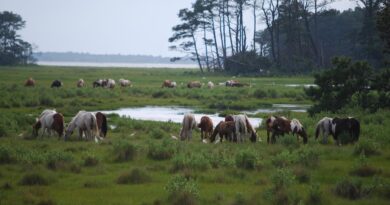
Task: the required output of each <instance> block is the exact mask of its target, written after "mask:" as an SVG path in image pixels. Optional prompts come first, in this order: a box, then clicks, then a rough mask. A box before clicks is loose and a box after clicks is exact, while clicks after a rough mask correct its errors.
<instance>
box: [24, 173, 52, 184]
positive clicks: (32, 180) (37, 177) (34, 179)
mask: <svg viewBox="0 0 390 205" xmlns="http://www.w3.org/2000/svg"><path fill="white" fill-rule="evenodd" d="M19 184H21V185H27V186H31V185H48V184H49V181H48V180H47V179H46V178H45V177H44V176H42V175H41V174H38V173H29V174H26V175H24V176H23V177H22V179H21V180H20V182H19Z"/></svg>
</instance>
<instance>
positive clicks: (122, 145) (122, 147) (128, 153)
mask: <svg viewBox="0 0 390 205" xmlns="http://www.w3.org/2000/svg"><path fill="white" fill-rule="evenodd" d="M113 148H114V150H113V151H114V153H115V154H114V155H115V158H114V160H115V161H116V162H125V161H130V160H133V159H134V158H135V157H136V155H137V149H136V147H135V146H134V145H132V144H130V143H129V142H128V141H126V140H119V141H117V142H115V143H114V144H113Z"/></svg>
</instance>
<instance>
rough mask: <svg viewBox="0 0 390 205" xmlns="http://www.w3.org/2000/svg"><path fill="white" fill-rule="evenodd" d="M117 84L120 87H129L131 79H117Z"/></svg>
mask: <svg viewBox="0 0 390 205" xmlns="http://www.w3.org/2000/svg"><path fill="white" fill-rule="evenodd" d="M119 84H120V85H121V87H128V86H129V87H131V81H130V80H125V79H122V78H121V79H119Z"/></svg>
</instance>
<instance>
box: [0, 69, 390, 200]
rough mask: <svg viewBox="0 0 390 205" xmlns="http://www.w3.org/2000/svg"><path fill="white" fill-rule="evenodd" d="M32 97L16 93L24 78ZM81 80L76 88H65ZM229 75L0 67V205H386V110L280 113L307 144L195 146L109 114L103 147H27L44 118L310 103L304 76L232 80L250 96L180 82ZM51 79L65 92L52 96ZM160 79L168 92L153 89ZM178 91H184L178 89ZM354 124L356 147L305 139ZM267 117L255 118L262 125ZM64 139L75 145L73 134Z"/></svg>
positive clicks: (389, 175) (160, 127) (166, 129)
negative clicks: (318, 128) (337, 119)
mask: <svg viewBox="0 0 390 205" xmlns="http://www.w3.org/2000/svg"><path fill="white" fill-rule="evenodd" d="M30 76H31V77H33V78H34V79H35V80H36V81H37V86H36V87H34V88H26V87H24V86H23V84H24V81H25V80H26V79H27V78H28V77H30ZM79 78H83V79H84V80H85V81H86V83H87V87H86V88H76V82H77V80H78V79H79ZM98 78H113V79H115V80H118V79H119V78H126V79H129V80H131V81H132V82H133V87H131V88H120V87H116V88H115V89H114V90H108V89H101V88H97V89H93V88H92V82H93V81H94V80H96V79H98ZM231 78H232V76H226V75H222V74H206V75H201V74H200V73H199V72H198V71H196V70H188V69H183V70H182V69H124V68H115V69H103V68H61V67H58V68H57V67H41V66H37V67H0V93H1V98H0V204H58V205H60V204H389V200H390V151H389V148H390V146H389V145H390V137H389V134H388V133H390V126H389V125H390V111H389V110H380V111H378V112H377V113H369V112H367V111H363V110H359V109H344V110H342V111H340V113H338V114H332V113H320V114H317V115H315V116H314V117H309V116H308V115H307V114H306V113H294V112H283V113H278V114H279V115H285V116H287V117H289V118H293V117H294V118H298V119H299V120H300V121H301V122H302V123H303V125H304V126H305V127H306V129H307V131H308V133H309V136H310V137H309V143H308V144H307V145H302V142H300V143H298V142H297V141H296V138H295V137H293V136H284V137H282V138H279V139H278V141H277V143H276V144H275V145H268V144H267V143H266V133H265V130H264V128H262V127H260V128H258V130H257V131H258V136H260V137H261V138H262V140H263V142H258V143H255V144H252V143H249V142H246V143H243V144H231V143H222V144H203V143H201V142H200V133H199V132H198V131H196V132H195V134H194V136H193V139H192V141H191V142H181V141H175V140H173V139H171V135H175V136H178V133H179V130H180V125H179V124H175V123H161V122H148V121H137V120H132V119H125V118H120V117H119V116H117V115H109V116H108V117H109V124H110V125H115V126H116V129H113V130H109V133H108V137H107V138H106V139H105V140H104V141H103V142H102V143H99V144H96V143H95V142H86V141H78V140H77V139H76V136H73V138H72V139H71V140H70V141H67V142H64V141H63V140H58V139H57V137H54V136H53V137H48V136H44V137H43V138H33V139H31V132H32V128H31V125H32V124H33V122H34V121H35V118H36V117H37V116H38V115H39V114H40V113H41V112H42V110H43V109H46V108H56V110H57V111H58V112H61V113H63V114H64V116H65V121H66V122H69V120H70V119H71V117H72V116H74V115H75V114H76V113H77V112H78V111H79V110H82V109H83V110H90V111H95V110H101V109H105V110H108V109H117V108H123V107H138V106H146V105H175V106H190V107H194V108H195V109H196V110H197V111H201V112H209V113H214V112H217V111H218V112H221V113H237V112H239V111H240V110H253V109H258V108H264V107H270V106H272V104H273V103H288V104H310V103H311V102H310V101H309V100H308V99H307V98H306V97H305V95H304V92H303V89H302V87H286V86H285V84H312V83H313V78H311V77H305V76H303V77H268V78H258V77H256V78H252V77H240V76H236V79H238V80H239V81H241V82H245V83H250V84H251V87H244V88H226V87H223V86H220V87H219V86H217V87H216V88H215V89H212V90H210V89H207V88H205V87H204V88H201V89H187V88H186V86H185V85H186V84H187V82H188V81H191V80H199V81H201V82H203V83H207V82H208V81H213V82H214V83H218V82H224V81H226V80H228V79H231ZM54 79H59V80H61V81H63V83H64V87H62V88H60V89H51V88H50V84H51V82H52V81H53V80H54ZM165 79H171V80H174V81H176V82H177V83H178V85H179V86H178V88H176V89H162V88H161V83H162V81H163V80H165ZM182 84H183V85H182ZM336 115H337V116H354V117H356V118H358V119H359V120H360V122H361V136H360V141H359V142H358V143H357V144H355V145H351V144H349V145H344V146H342V147H338V146H335V145H334V144H333V142H332V141H331V140H330V143H329V144H327V145H323V144H319V143H318V142H317V141H315V139H314V136H313V135H314V129H315V125H316V123H317V121H318V120H319V119H321V118H322V117H324V116H329V117H333V116H336ZM266 116H267V114H257V115H256V117H261V118H264V117H266ZM74 135H75V134H74Z"/></svg>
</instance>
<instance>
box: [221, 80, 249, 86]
mask: <svg viewBox="0 0 390 205" xmlns="http://www.w3.org/2000/svg"><path fill="white" fill-rule="evenodd" d="M225 85H226V87H244V86H249V84H248V83H240V82H239V81H237V80H228V81H226V83H225Z"/></svg>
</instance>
